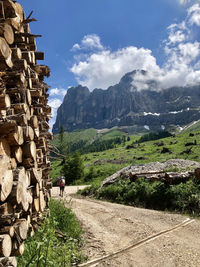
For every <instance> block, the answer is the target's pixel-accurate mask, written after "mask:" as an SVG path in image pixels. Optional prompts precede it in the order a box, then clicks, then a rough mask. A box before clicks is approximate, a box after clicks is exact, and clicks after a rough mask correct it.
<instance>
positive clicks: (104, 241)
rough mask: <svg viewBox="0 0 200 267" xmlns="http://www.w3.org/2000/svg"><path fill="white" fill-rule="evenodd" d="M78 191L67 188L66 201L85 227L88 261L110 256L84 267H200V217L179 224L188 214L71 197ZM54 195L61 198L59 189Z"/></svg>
mask: <svg viewBox="0 0 200 267" xmlns="http://www.w3.org/2000/svg"><path fill="white" fill-rule="evenodd" d="M76 190H77V187H66V192H65V201H66V205H68V206H71V207H72V209H73V211H74V212H75V214H76V216H77V217H78V219H79V220H80V222H81V223H82V225H83V228H84V229H85V238H86V246H85V251H86V253H87V255H88V256H89V261H90V260H95V259H97V258H102V257H105V256H107V255H111V256H110V257H108V258H107V259H105V260H103V259H100V260H99V261H97V263H95V264H93V263H91V264H89V265H88V264H85V265H84V264H83V265H82V266H112V267H115V266H123V267H124V266H127V267H128V266H137V267H140V266H145V267H149V266H152V267H154V266H157V267H160V266H162V267H172V266H173V267H174V266H181V267H182V266H184V267H187V266H188V267H189V266H190V267H199V266H200V221H199V220H191V221H189V223H188V224H185V225H179V224H182V223H183V222H185V220H186V219H187V217H185V216H182V215H177V214H169V213H164V212H159V211H154V210H145V209H139V208H134V207H128V206H124V205H119V204H112V203H108V202H103V201H97V200H91V199H85V198H78V197H75V196H71V195H70V194H71V192H73V193H75V191H76ZM53 196H54V197H58V190H57V189H53ZM178 225H179V226H178ZM176 226H178V227H177V229H172V228H174V227H176ZM163 231H166V232H165V233H164V232H163ZM157 234H158V236H157V237H155V236H156V235H157ZM149 237H150V238H149ZM154 237H155V238H154ZM146 239H149V240H148V241H147V242H146V241H145V240H146ZM140 241H142V242H141V244H140V245H139V246H137V244H138V242H140ZM135 245H136V246H135ZM127 248H129V249H127ZM121 250H122V251H121ZM123 250H124V251H123ZM119 251H121V252H120V253H118V254H117V255H115V257H113V256H112V255H113V253H116V252H119Z"/></svg>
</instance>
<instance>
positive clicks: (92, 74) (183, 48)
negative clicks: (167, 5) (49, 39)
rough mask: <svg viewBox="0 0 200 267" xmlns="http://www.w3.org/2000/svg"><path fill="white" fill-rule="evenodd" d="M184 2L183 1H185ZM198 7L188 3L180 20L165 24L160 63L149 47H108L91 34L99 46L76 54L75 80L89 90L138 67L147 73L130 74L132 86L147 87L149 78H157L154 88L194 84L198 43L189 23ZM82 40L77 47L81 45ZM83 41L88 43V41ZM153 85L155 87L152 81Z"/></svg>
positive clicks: (199, 67)
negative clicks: (166, 34) (163, 59)
mask: <svg viewBox="0 0 200 267" xmlns="http://www.w3.org/2000/svg"><path fill="white" fill-rule="evenodd" d="M184 3H185V4H187V3H189V1H184ZM199 11H200V6H199V4H195V5H192V6H191V7H190V8H188V10H187V17H186V18H185V20H184V21H182V22H181V23H176V24H171V25H170V26H169V27H168V28H167V29H168V39H167V40H165V41H164V42H163V44H164V47H163V49H164V51H165V53H166V56H167V60H166V62H165V64H164V65H163V66H162V67H160V66H159V65H158V64H157V63H156V58H155V57H154V56H153V55H152V52H151V50H149V49H146V48H137V47H135V46H129V47H126V48H122V49H119V50H117V51H111V50H110V49H108V48H105V47H103V45H102V44H101V41H100V38H99V37H98V36H97V35H95V39H96V40H98V42H96V43H98V44H99V47H100V48H101V49H99V50H98V51H95V52H93V53H85V54H84V56H83V57H76V58H75V61H76V63H75V64H74V65H73V66H72V68H71V71H72V72H73V73H74V74H75V77H76V79H77V81H78V82H79V83H80V84H82V85H84V86H87V87H88V88H89V89H90V90H93V89H94V88H102V89H107V88H108V86H111V85H114V84H116V83H118V82H119V80H120V78H121V77H122V76H123V75H124V74H126V73H127V72H131V71H133V70H141V69H143V70H146V71H148V74H147V75H146V76H145V77H144V76H143V75H142V76H141V73H140V72H137V73H136V75H134V77H133V78H134V81H133V86H134V87H136V88H137V89H138V90H142V89H148V88H151V81H152V80H155V81H156V82H157V85H158V86H157V88H160V89H165V88H169V87H172V86H185V85H188V84H195V83H197V82H199V81H200V78H199V73H200V64H199V63H198V62H199V61H200V43H199V42H198V40H194V39H192V38H194V37H193V34H192V26H191V23H192V22H193V24H196V25H197V24H198V20H197V19H194V18H195V16H197V13H198V12H199ZM199 23H200V21H199ZM87 39H88V35H86V36H85V37H84V38H83V40H87ZM83 40H82V42H81V45H80V47H84V45H83V44H84V42H83ZM85 43H88V46H89V43H90V42H89V41H88V42H85ZM91 46H92V45H90V47H91ZM149 84H150V85H149ZM154 89H156V86H155V84H154Z"/></svg>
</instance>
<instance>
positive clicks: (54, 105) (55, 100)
mask: <svg viewBox="0 0 200 267" xmlns="http://www.w3.org/2000/svg"><path fill="white" fill-rule="evenodd" d="M66 91H67V90H66V89H58V88H54V89H51V90H50V93H49V95H50V98H49V101H48V104H49V106H50V107H51V119H50V122H49V125H50V129H52V127H53V124H54V123H55V120H56V115H57V109H58V108H59V107H60V105H61V104H62V101H63V98H64V96H65V94H66Z"/></svg>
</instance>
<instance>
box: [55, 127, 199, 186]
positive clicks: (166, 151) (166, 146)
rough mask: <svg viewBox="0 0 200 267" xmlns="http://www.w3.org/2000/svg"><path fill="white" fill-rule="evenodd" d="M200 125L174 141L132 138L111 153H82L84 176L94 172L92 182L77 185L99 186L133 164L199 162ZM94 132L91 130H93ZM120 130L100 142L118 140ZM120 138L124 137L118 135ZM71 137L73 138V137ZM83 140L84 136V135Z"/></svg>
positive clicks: (172, 139) (109, 151)
mask: <svg viewBox="0 0 200 267" xmlns="http://www.w3.org/2000/svg"><path fill="white" fill-rule="evenodd" d="M199 129H200V125H199V124H196V126H195V127H194V125H193V126H191V127H190V128H188V129H186V130H185V131H182V132H181V133H179V134H177V135H173V136H171V137H167V138H163V139H159V140H152V141H147V142H143V143H136V141H137V140H139V139H140V136H134V135H132V136H130V141H127V138H126V141H125V143H124V142H123V143H121V144H118V145H116V146H115V147H114V148H112V149H107V150H104V151H99V152H90V153H89V152H87V153H82V158H83V161H84V165H85V175H86V176H87V174H88V173H89V172H90V171H91V168H92V172H93V177H92V180H89V181H88V180H87V181H86V180H84V178H82V179H81V180H80V181H76V183H77V184H81V183H82V184H83V183H91V182H97V183H100V182H101V181H102V180H103V179H105V178H106V177H108V176H109V175H111V174H113V173H115V172H116V171H118V170H120V169H122V168H123V167H126V166H128V165H131V164H144V163H149V162H155V161H159V162H164V161H166V160H169V159H176V158H179V159H189V160H194V161H200V158H199V154H200V132H199ZM90 131H91V130H90ZM118 131H119V130H118V129H114V130H113V131H111V132H107V133H105V134H103V135H102V136H101V137H100V138H101V140H102V139H106V138H108V137H110V136H111V137H112V136H113V135H114V136H116V135H117V132H118ZM119 134H124V133H122V132H119ZM69 135H72V133H70V134H69ZM81 136H82V134H81ZM59 164H60V162H59V161H53V162H52V167H53V170H52V173H51V175H52V177H53V178H54V179H55V178H56V177H58V176H59V173H60V169H61V166H58V165H59Z"/></svg>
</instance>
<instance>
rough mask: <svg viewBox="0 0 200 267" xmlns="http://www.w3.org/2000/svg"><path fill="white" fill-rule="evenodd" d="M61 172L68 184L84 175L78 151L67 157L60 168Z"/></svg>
mask: <svg viewBox="0 0 200 267" xmlns="http://www.w3.org/2000/svg"><path fill="white" fill-rule="evenodd" d="M62 174H63V175H64V176H65V177H66V184H68V185H69V184H73V183H74V182H75V181H76V180H80V179H82V178H83V177H84V165H83V160H82V158H81V155H80V154H79V153H78V152H75V153H74V154H73V155H72V156H69V157H68V158H67V160H66V161H65V164H64V165H63V168H62Z"/></svg>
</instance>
